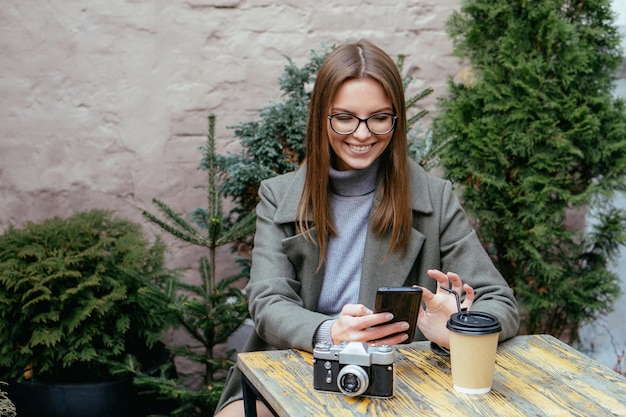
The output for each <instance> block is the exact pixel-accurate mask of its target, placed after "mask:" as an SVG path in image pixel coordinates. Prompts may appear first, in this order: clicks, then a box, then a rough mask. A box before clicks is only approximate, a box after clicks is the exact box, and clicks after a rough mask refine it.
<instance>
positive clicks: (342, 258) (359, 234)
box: [315, 160, 379, 343]
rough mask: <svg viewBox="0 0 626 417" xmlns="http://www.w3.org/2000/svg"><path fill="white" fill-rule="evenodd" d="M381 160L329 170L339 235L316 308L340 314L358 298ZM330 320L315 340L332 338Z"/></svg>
mask: <svg viewBox="0 0 626 417" xmlns="http://www.w3.org/2000/svg"><path fill="white" fill-rule="evenodd" d="M378 166H379V163H378V160H377V161H376V162H374V163H373V164H372V165H370V166H369V167H368V168H366V169H362V170H352V171H337V170H335V169H333V168H331V169H330V183H331V190H332V193H331V196H330V201H331V211H332V217H333V224H334V225H335V228H336V230H337V235H336V236H332V237H331V238H330V239H329V241H328V249H327V251H326V263H325V267H324V282H323V284H322V291H321V294H320V298H319V301H318V304H317V311H319V312H320V313H324V314H328V315H329V316H332V317H337V316H338V315H339V313H340V312H341V309H342V308H343V306H344V305H346V304H355V303H356V302H357V301H358V298H359V286H360V283H361V266H362V261H363V252H364V251H365V239H366V237H367V222H368V218H369V213H370V210H371V207H372V201H373V200H374V190H375V188H376V176H377V174H378ZM333 323H334V320H328V321H326V322H324V323H322V325H321V326H320V327H319V328H318V330H317V333H316V335H315V342H316V343H317V342H322V341H327V342H328V341H331V338H330V327H331V326H332V324H333Z"/></svg>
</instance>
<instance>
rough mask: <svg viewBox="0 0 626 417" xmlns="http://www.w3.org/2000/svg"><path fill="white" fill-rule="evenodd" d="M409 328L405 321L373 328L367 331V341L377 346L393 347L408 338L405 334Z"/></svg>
mask: <svg viewBox="0 0 626 417" xmlns="http://www.w3.org/2000/svg"><path fill="white" fill-rule="evenodd" d="M409 327H410V326H409V323H407V322H406V321H402V322H397V323H391V324H385V325H384V326H378V327H373V328H371V329H368V330H367V340H372V341H374V342H376V345H377V346H380V345H381V344H387V345H390V344H393V345H395V344H398V343H400V342H401V341H404V340H406V339H407V338H408V335H407V333H406V332H407V331H408V330H409ZM403 335H405V336H406V337H405V336H403Z"/></svg>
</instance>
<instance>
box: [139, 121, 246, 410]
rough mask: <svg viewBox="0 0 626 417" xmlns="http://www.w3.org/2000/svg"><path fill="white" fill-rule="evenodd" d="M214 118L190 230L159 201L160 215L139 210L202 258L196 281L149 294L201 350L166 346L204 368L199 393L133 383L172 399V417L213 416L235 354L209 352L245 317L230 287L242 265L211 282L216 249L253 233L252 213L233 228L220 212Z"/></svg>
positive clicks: (181, 384) (174, 384) (180, 385)
mask: <svg viewBox="0 0 626 417" xmlns="http://www.w3.org/2000/svg"><path fill="white" fill-rule="evenodd" d="M215 119H216V117H215V115H210V116H209V131H208V135H207V143H206V145H205V146H204V147H203V148H202V162H201V164H200V168H201V169H203V170H205V171H207V175H208V180H207V207H206V208H197V209H196V210H195V211H194V212H193V220H194V222H195V224H196V225H195V226H194V225H193V224H192V223H190V222H189V221H187V220H185V218H184V217H183V216H181V215H179V214H177V213H175V212H174V211H173V210H172V209H171V208H170V207H169V206H168V205H167V204H165V203H164V202H162V201H160V200H157V199H154V200H153V203H154V204H155V205H156V206H157V208H158V209H159V211H160V212H161V214H162V216H163V217H164V218H165V219H164V220H162V219H161V218H160V217H158V216H156V215H154V214H152V213H150V212H148V211H144V212H143V214H144V216H146V217H147V218H148V219H150V220H151V221H153V222H154V223H156V224H157V225H158V226H160V227H161V228H162V229H163V230H165V231H167V232H169V233H170V234H172V235H173V236H175V237H177V238H178V239H181V240H183V241H185V242H188V243H191V244H194V245H197V246H200V247H203V248H206V249H207V251H208V257H206V256H203V257H201V258H200V277H201V280H200V283H199V284H187V283H184V282H180V281H177V282H174V281H172V283H171V284H172V285H170V286H166V287H160V288H159V287H153V290H155V295H160V296H162V297H164V298H166V299H172V298H173V299H174V300H173V301H172V302H171V303H170V305H169V308H170V309H171V310H172V312H173V313H174V314H175V315H176V317H178V324H179V326H180V327H182V328H183V329H184V330H186V331H187V332H188V333H189V335H190V336H191V337H192V338H193V339H194V340H195V341H196V342H197V343H198V344H199V345H201V346H202V349H201V352H197V351H196V350H194V349H192V348H191V347H190V346H178V347H171V350H172V351H173V352H174V353H175V354H176V355H177V356H178V357H180V358H185V359H187V360H190V361H192V362H195V363H197V364H200V365H202V366H203V367H204V369H205V371H204V381H203V385H202V386H201V387H200V389H194V388H192V387H189V386H188V385H187V383H186V381H185V380H184V379H183V378H178V379H176V378H168V377H167V376H168V375H167V373H166V372H164V374H163V375H162V376H149V375H139V376H138V377H137V378H135V383H136V384H137V385H139V386H141V387H143V388H146V389H150V390H152V391H154V392H156V393H158V395H159V396H160V397H162V398H166V399H171V400H174V401H175V402H176V403H177V404H178V405H179V407H178V408H176V409H175V410H174V411H173V412H172V413H171V415H172V416H208V415H212V414H213V410H214V408H215V406H216V405H217V402H218V400H219V398H220V395H221V393H222V391H223V388H224V381H223V377H224V374H225V372H222V374H220V372H219V371H227V370H228V369H229V368H230V367H231V366H233V365H234V363H235V357H234V355H235V352H234V351H229V352H226V354H225V355H222V356H216V353H217V350H215V349H214V348H215V347H216V346H217V345H219V344H222V343H224V342H226V340H227V338H228V337H229V336H230V335H231V334H232V333H233V332H234V331H235V330H237V328H238V327H239V326H240V325H241V324H242V323H243V321H244V320H245V319H246V318H247V317H248V304H247V301H246V299H245V296H244V295H243V293H242V292H241V291H240V290H239V289H238V288H237V287H235V286H233V285H232V284H234V283H235V282H236V281H238V280H240V279H244V278H247V276H248V273H247V263H246V262H243V263H242V270H241V272H240V273H238V274H235V275H233V276H230V277H226V278H222V279H220V280H217V277H216V266H217V259H216V250H217V248H218V247H221V246H224V245H230V244H232V243H233V242H235V241H238V240H242V239H244V238H245V237H247V236H249V235H250V234H252V233H253V232H254V221H255V216H254V213H248V214H247V215H245V216H243V217H241V218H240V219H239V220H238V221H237V222H235V223H234V224H230V225H229V226H228V227H227V226H225V223H226V221H225V215H224V213H223V211H222V199H223V195H222V193H220V192H219V189H218V176H219V173H220V172H219V169H218V167H217V164H216V155H217V154H216V151H215Z"/></svg>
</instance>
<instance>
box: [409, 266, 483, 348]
mask: <svg viewBox="0 0 626 417" xmlns="http://www.w3.org/2000/svg"><path fill="white" fill-rule="evenodd" d="M428 276H429V277H431V278H433V279H435V280H436V281H437V292H436V293H435V294H433V293H432V292H431V291H430V290H428V289H427V288H423V287H422V301H423V303H424V304H425V305H426V309H425V310H424V308H423V307H420V314H419V317H418V319H417V325H418V327H419V328H420V330H421V331H422V333H424V336H426V338H427V339H428V340H430V341H431V342H435V343H437V344H438V345H439V346H442V347H445V348H446V349H449V348H450V338H449V330H448V329H447V328H446V323H447V322H448V320H449V319H450V316H451V315H452V314H454V313H456V312H457V311H458V308H457V304H456V297H455V296H454V294H452V293H450V292H448V291H446V290H444V289H442V288H440V287H445V288H451V289H452V290H454V291H456V292H457V294H459V297H460V296H461V295H462V293H463V291H465V300H463V303H462V304H461V308H467V309H468V310H469V309H470V308H471V306H472V303H473V302H474V289H473V288H472V287H470V286H469V285H467V284H465V285H463V283H462V282H461V278H460V277H459V276H458V275H457V274H455V273H454V272H448V273H447V274H444V273H443V272H441V271H438V270H436V269H430V270H428Z"/></svg>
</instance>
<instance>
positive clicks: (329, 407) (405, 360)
mask: <svg viewBox="0 0 626 417" xmlns="http://www.w3.org/2000/svg"><path fill="white" fill-rule="evenodd" d="M312 360H313V356H312V354H310V353H307V352H302V351H297V350H279V351H273V352H249V353H241V354H239V355H238V358H237V365H238V366H239V368H240V369H241V371H242V372H243V374H244V377H245V378H244V379H245V380H247V381H249V382H248V383H249V384H251V385H252V386H253V387H254V389H256V390H257V391H258V393H259V394H260V395H261V396H262V397H263V398H264V400H265V401H266V403H267V404H269V405H270V406H271V407H272V408H273V409H274V410H275V413H276V414H277V415H278V416H280V417H327V416H333V417H342V416H345V417H348V416H378V417H382V416H389V417H398V416H464V417H467V416H524V417H526V416H593V417H599V416H626V378H625V377H624V376H622V375H620V374H618V373H617V372H615V371H613V370H611V369H609V368H608V367H606V366H604V365H602V364H600V363H599V362H597V361H595V360H593V359H591V358H589V357H587V356H585V355H583V354H581V353H580V352H578V351H576V350H575V349H573V348H571V347H570V346H568V345H566V344H565V343H563V342H561V341H559V340H558V339H556V338H554V337H552V336H546V335H533V336H518V337H515V338H513V339H511V340H509V341H507V342H504V343H501V344H500V346H499V347H498V354H497V358H496V370H495V374H494V383H493V388H492V390H491V391H490V392H489V393H487V394H481V395H468V394H462V393H458V392H456V391H454V388H453V387H452V378H451V376H450V359H449V357H447V356H445V355H440V354H438V353H436V352H434V351H433V350H432V349H431V348H430V344H429V343H428V342H416V343H413V344H410V345H401V347H400V346H399V347H398V349H397V355H396V360H395V365H396V376H395V383H396V385H395V391H394V393H395V395H394V397H393V398H388V399H379V398H369V397H357V398H355V397H346V396H344V395H341V394H335V393H328V392H321V391H316V390H315V389H313V365H312Z"/></svg>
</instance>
